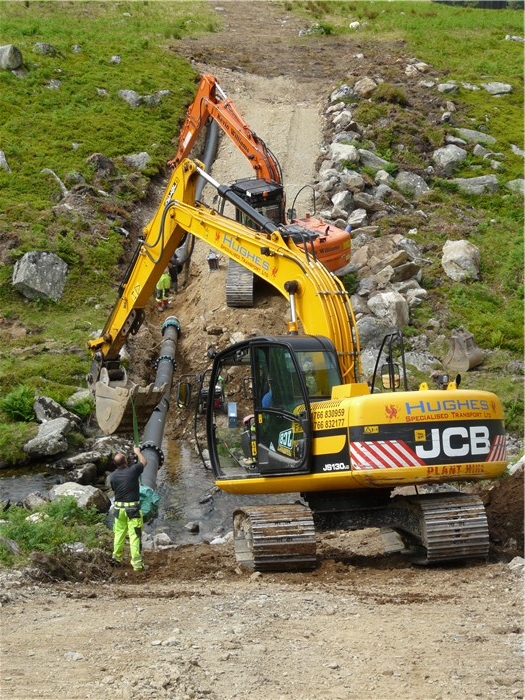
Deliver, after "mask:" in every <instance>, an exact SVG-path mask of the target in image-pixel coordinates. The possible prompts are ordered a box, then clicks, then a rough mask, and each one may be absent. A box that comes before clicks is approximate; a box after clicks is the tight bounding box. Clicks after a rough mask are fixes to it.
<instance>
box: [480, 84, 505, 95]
mask: <svg viewBox="0 0 525 700" xmlns="http://www.w3.org/2000/svg"><path fill="white" fill-rule="evenodd" d="M481 87H482V88H484V89H485V90H486V91H487V92H489V93H490V94H491V95H506V94H508V93H509V92H512V85H509V84H508V83H498V82H493V83H481Z"/></svg>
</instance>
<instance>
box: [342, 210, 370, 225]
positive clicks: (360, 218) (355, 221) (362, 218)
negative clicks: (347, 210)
mask: <svg viewBox="0 0 525 700" xmlns="http://www.w3.org/2000/svg"><path fill="white" fill-rule="evenodd" d="M367 222H368V216H367V213H366V209H354V211H353V212H352V213H351V214H350V216H349V217H348V219H347V222H346V223H347V224H349V225H350V226H351V227H352V228H358V227H359V226H366V224H367Z"/></svg>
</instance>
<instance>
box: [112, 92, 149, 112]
mask: <svg viewBox="0 0 525 700" xmlns="http://www.w3.org/2000/svg"><path fill="white" fill-rule="evenodd" d="M117 94H118V96H119V97H120V98H121V99H122V100H124V102H127V103H128V105H129V106H130V107H132V108H133V109H135V108H137V107H140V105H141V104H142V102H143V100H142V96H141V95H139V94H138V92H135V90H119V91H118V93H117Z"/></svg>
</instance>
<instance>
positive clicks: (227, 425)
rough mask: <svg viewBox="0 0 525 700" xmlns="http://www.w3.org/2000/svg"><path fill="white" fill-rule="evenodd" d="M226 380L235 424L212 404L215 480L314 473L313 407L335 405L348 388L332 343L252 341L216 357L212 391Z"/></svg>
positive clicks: (286, 339)
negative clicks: (336, 394) (335, 393)
mask: <svg viewBox="0 0 525 700" xmlns="http://www.w3.org/2000/svg"><path fill="white" fill-rule="evenodd" d="M221 376H222V377H224V378H225V380H226V385H227V396H228V402H229V403H228V405H231V404H232V403H234V404H235V406H236V412H235V416H236V419H233V420H232V418H231V415H228V416H226V415H225V414H224V412H221V411H220V410H219V409H217V407H216V406H215V404H214V402H213V401H212V399H211V398H209V399H208V405H207V434H208V449H209V453H210V459H211V464H212V468H213V470H214V473H215V476H216V478H217V479H218V480H221V479H227V480H236V479H241V480H242V479H249V478H251V477H260V476H274V475H275V476H286V475H296V474H306V473H309V472H310V469H311V459H310V454H311V448H312V431H311V425H312V419H311V405H312V403H313V402H316V401H327V400H329V399H330V396H331V391H332V387H333V386H336V385H339V384H341V383H342V380H341V375H340V371H339V367H338V363H337V357H336V355H335V353H334V351H333V346H332V345H331V343H329V342H328V341H327V340H326V339H325V338H319V337H313V336H306V337H292V336H286V337H283V338H269V337H262V338H252V339H250V340H248V341H244V342H242V343H237V344H236V345H233V346H231V347H230V348H227V349H226V350H224V351H222V352H221V353H219V354H218V355H217V357H216V358H215V362H214V365H213V368H212V372H211V377H210V384H211V385H214V383H216V382H217V381H218V378H219V377H221ZM247 386H249V387H251V391H250V392H247V391H246V387H247Z"/></svg>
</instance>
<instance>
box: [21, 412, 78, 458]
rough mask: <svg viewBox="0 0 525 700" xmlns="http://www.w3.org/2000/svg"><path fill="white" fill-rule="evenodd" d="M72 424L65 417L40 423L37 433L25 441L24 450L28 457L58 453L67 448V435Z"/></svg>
mask: <svg viewBox="0 0 525 700" xmlns="http://www.w3.org/2000/svg"><path fill="white" fill-rule="evenodd" d="M73 428H74V425H73V424H72V423H71V422H70V421H68V420H67V418H55V419H54V420H50V421H47V422H46V423H42V424H41V425H40V427H39V429H38V435H37V436H36V437H34V438H33V439H32V440H29V441H28V442H26V444H25V445H24V447H23V450H24V452H25V453H26V454H27V455H29V456H30V457H41V456H49V455H56V454H60V453H61V452H65V451H66V450H67V448H68V444H67V435H68V434H69V433H70V432H71V431H72V430H73Z"/></svg>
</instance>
